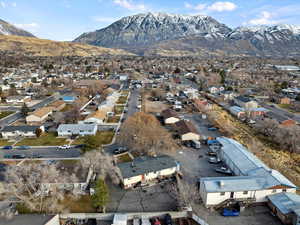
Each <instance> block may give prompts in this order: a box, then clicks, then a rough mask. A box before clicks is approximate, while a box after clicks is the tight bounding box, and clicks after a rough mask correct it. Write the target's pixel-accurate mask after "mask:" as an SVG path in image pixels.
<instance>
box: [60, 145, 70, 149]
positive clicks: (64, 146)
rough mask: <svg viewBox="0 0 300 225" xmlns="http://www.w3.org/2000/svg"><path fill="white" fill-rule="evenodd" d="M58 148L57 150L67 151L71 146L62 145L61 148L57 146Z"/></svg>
mask: <svg viewBox="0 0 300 225" xmlns="http://www.w3.org/2000/svg"><path fill="white" fill-rule="evenodd" d="M58 148H59V149H69V148H71V146H70V145H62V146H59V147H58Z"/></svg>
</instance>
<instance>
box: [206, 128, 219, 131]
mask: <svg viewBox="0 0 300 225" xmlns="http://www.w3.org/2000/svg"><path fill="white" fill-rule="evenodd" d="M218 129H219V128H217V127H210V128H207V130H209V131H217V130H218Z"/></svg>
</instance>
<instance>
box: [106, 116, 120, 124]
mask: <svg viewBox="0 0 300 225" xmlns="http://www.w3.org/2000/svg"><path fill="white" fill-rule="evenodd" d="M120 118H121V117H120V116H111V117H108V119H107V120H106V123H118V122H119V121H120Z"/></svg>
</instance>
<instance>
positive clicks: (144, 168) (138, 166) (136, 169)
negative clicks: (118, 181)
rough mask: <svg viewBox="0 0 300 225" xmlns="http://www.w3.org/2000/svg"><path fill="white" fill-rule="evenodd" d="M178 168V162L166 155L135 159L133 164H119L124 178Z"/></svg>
mask: <svg viewBox="0 0 300 225" xmlns="http://www.w3.org/2000/svg"><path fill="white" fill-rule="evenodd" d="M176 166H177V163H176V161H175V160H174V159H173V158H171V157H170V156H166V155H163V156H158V157H149V156H143V157H139V158H135V159H134V160H133V161H132V162H125V163H119V164H118V167H119V168H120V170H121V173H122V176H123V178H130V177H134V176H139V175H143V174H145V173H150V172H156V171H160V170H164V169H169V168H173V167H176Z"/></svg>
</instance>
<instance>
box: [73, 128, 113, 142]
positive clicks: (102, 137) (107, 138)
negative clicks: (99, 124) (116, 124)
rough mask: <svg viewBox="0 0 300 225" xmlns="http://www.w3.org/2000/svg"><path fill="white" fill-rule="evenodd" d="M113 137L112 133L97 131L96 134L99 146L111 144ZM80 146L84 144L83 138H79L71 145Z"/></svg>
mask: <svg viewBox="0 0 300 225" xmlns="http://www.w3.org/2000/svg"><path fill="white" fill-rule="evenodd" d="M113 137H114V132H113V131H98V132H97V134H96V138H97V140H98V141H99V142H100V145H107V144H110V143H111V142H112V139H113ZM80 144H84V137H79V138H77V139H76V140H75V141H74V142H73V145H80Z"/></svg>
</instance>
